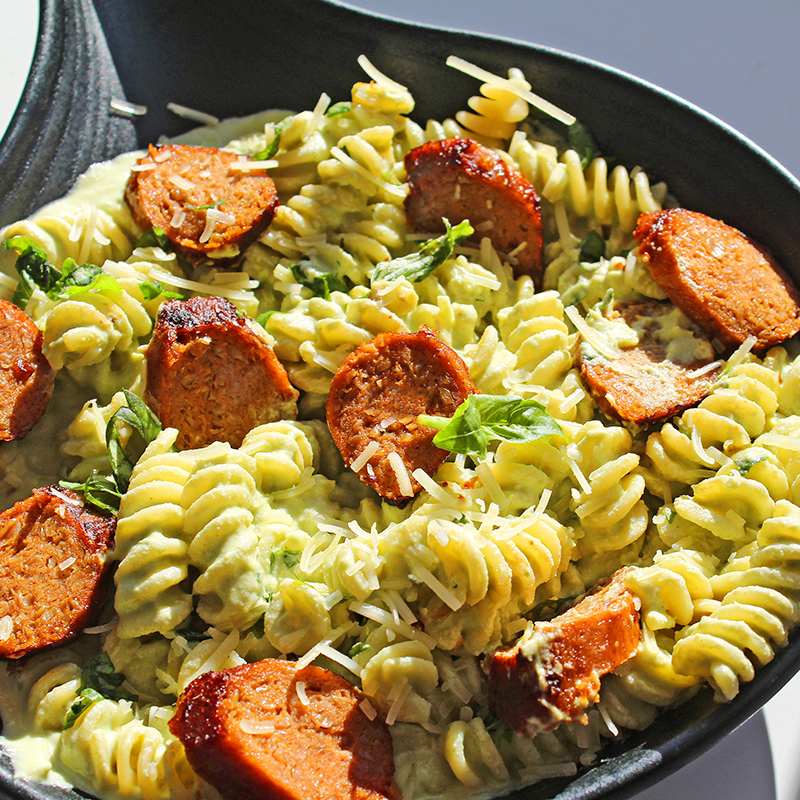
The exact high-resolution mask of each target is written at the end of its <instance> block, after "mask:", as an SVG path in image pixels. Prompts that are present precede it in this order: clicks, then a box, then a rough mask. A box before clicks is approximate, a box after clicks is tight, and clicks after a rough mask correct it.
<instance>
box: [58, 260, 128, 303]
mask: <svg viewBox="0 0 800 800" xmlns="http://www.w3.org/2000/svg"><path fill="white" fill-rule="evenodd" d="M89 292H96V293H99V292H106V293H110V294H119V293H121V292H122V287H121V286H120V285H119V283H117V279H116V278H115V277H114V276H113V275H109V274H108V273H107V272H104V271H103V269H102V267H97V266H95V265H94V264H83V265H82V266H79V265H78V264H77V263H76V262H75V261H73V260H72V259H71V258H68V259H66V260H65V261H64V271H63V273H62V275H61V277H60V278H59V279H58V280H57V281H56V282H55V284H53V287H52V288H51V289H50V291H48V292H47V296H48V297H49V298H50V299H51V300H65V299H67V298H69V297H77V296H78V295H82V294H88V293H89Z"/></svg>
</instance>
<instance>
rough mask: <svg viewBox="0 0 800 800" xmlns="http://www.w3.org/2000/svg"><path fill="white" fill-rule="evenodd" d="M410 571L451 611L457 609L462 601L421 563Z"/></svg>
mask: <svg viewBox="0 0 800 800" xmlns="http://www.w3.org/2000/svg"><path fill="white" fill-rule="evenodd" d="M412 573H413V574H414V575H415V576H416V577H417V578H419V579H420V580H421V581H422V582H423V583H424V584H425V585H426V586H428V587H429V588H430V589H431V591H432V592H433V593H434V594H435V595H436V596H437V597H438V598H439V599H440V600H441V601H442V602H443V603H444V604H445V605H446V606H448V607H449V608H451V609H452V610H453V611H458V609H459V608H461V606H463V605H464V603H463V602H462V601H461V600H459V599H458V598H457V597H456V596H455V595H454V594H453V593H452V592H451V591H450V590H449V589H448V588H447V587H446V586H445V585H444V584H443V583H442V582H441V581H440V580H439V579H438V578H437V577H436V576H435V575H434V574H433V573H432V572H431V571H430V570H429V569H427V568H426V567H423V566H422V565H421V564H420V565H418V566H416V567H414V568H413V570H412Z"/></svg>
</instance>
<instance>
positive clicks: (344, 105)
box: [325, 100, 352, 117]
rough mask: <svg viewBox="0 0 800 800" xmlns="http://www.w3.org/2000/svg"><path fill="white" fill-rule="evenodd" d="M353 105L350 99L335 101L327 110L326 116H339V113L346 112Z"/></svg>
mask: <svg viewBox="0 0 800 800" xmlns="http://www.w3.org/2000/svg"><path fill="white" fill-rule="evenodd" d="M351 107H352V104H351V103H350V101H349V100H343V101H342V102H341V103H334V104H333V105H332V106H331V107H330V108H329V109H328V110H327V111H326V112H325V116H326V117H338V116H339V114H346V113H347V112H348V111H349V110H350V108H351Z"/></svg>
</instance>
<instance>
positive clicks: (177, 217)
mask: <svg viewBox="0 0 800 800" xmlns="http://www.w3.org/2000/svg"><path fill="white" fill-rule="evenodd" d="M185 219H186V211H185V210H184V209H182V208H179V209H177V210H176V211H175V213H174V214H173V215H172V219H171V220H170V221H169V226H170V228H180V226H181V225H183V223H184V221H185Z"/></svg>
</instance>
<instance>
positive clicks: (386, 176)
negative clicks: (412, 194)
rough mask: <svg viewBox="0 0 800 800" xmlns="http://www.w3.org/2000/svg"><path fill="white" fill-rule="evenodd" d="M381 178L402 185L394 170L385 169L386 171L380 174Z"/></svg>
mask: <svg viewBox="0 0 800 800" xmlns="http://www.w3.org/2000/svg"><path fill="white" fill-rule="evenodd" d="M381 178H383V180H385V181H386V183H392V184H394V185H395V186H402V185H403V182H402V181H401V180H400V178H398V177H397V175H395V174H394V172H392V171H391V170H387V171H386V172H384V173H383V175H381Z"/></svg>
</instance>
